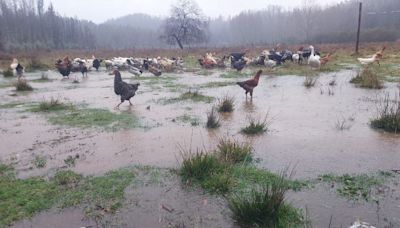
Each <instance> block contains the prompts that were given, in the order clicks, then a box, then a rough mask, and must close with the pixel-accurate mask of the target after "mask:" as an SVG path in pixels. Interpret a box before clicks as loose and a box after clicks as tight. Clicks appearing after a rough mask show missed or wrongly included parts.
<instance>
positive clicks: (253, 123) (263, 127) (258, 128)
mask: <svg viewBox="0 0 400 228" xmlns="http://www.w3.org/2000/svg"><path fill="white" fill-rule="evenodd" d="M248 121H249V125H247V126H246V127H244V128H242V129H241V130H240V132H241V133H243V134H245V135H260V134H263V133H264V132H266V131H267V130H268V122H267V118H265V119H264V120H261V119H256V118H254V117H248Z"/></svg>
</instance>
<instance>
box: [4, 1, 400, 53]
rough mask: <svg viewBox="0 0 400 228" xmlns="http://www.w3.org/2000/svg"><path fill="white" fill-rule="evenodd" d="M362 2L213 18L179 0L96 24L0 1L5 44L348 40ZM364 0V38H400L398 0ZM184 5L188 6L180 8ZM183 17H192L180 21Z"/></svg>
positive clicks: (37, 5) (33, 4)
mask: <svg viewBox="0 0 400 228" xmlns="http://www.w3.org/2000/svg"><path fill="white" fill-rule="evenodd" d="M358 2H359V1H358V0H348V1H345V2H343V3H339V4H336V5H333V6H330V7H327V8H321V7H320V6H318V5H317V4H315V0H303V1H302V5H301V6H300V7H298V8H295V9H292V10H285V9H283V8H282V7H279V6H266V8H265V9H262V10H258V11H243V12H242V13H240V14H239V15H236V16H234V17H229V18H222V17H219V18H215V19H209V18H207V17H206V16H205V15H204V14H203V13H202V12H201V9H200V8H198V6H197V4H195V2H194V1H193V0H181V1H179V3H178V4H177V5H174V6H172V7H171V15H170V16H169V17H168V18H158V17H151V16H148V15H144V14H140V15H139V14H136V15H130V16H125V17H122V18H119V19H113V20H110V21H107V22H105V23H102V24H95V23H92V22H90V21H85V20H79V19H77V18H71V17H63V16H60V15H59V14H58V13H57V12H56V9H54V7H53V6H52V4H50V5H49V6H47V7H46V6H45V5H44V2H43V0H0V28H1V29H0V50H34V49H96V48H101V49H122V48H174V47H179V46H181V47H182V48H183V46H192V47H194V46H205V47H227V46H237V45H265V44H272V43H338V42H351V41H353V40H354V39H355V33H356V27H357V18H358ZM362 2H363V3H364V9H363V12H364V13H363V21H362V30H361V31H362V33H361V39H362V41H394V40H397V39H399V38H400V1H399V0H380V1H376V0H362ZM179 4H180V5H179ZM185 4H186V5H185ZM185 6H186V7H188V8H187V10H188V11H182V7H185ZM180 16H182V17H185V18H186V19H187V21H186V22H188V23H186V22H185V23H183V22H182V18H179V17H180ZM134 21H136V22H140V23H134Z"/></svg>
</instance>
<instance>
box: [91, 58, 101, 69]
mask: <svg viewBox="0 0 400 228" xmlns="http://www.w3.org/2000/svg"><path fill="white" fill-rule="evenodd" d="M92 58H93V63H92V66H93V67H94V69H96V71H99V68H100V64H101V62H102V61H103V60H102V59H97V58H96V57H94V56H92Z"/></svg>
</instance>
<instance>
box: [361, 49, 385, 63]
mask: <svg viewBox="0 0 400 228" xmlns="http://www.w3.org/2000/svg"><path fill="white" fill-rule="evenodd" d="M385 49H386V47H385V46H384V47H383V48H382V49H381V50H380V51H378V52H376V53H375V54H374V55H373V56H372V57H369V58H358V61H359V62H360V63H361V65H371V64H373V63H374V62H377V63H378V64H379V65H380V63H379V60H380V59H381V58H382V57H383V51H384V50H385Z"/></svg>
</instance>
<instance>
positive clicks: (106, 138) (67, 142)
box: [0, 71, 400, 227]
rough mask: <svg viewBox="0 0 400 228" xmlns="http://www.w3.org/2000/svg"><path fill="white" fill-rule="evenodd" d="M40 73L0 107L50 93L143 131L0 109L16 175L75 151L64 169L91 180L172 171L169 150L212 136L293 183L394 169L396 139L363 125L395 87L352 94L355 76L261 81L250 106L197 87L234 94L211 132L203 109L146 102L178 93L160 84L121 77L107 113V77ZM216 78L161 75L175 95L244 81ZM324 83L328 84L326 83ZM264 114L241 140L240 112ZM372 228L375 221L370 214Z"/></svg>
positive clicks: (398, 149) (399, 154)
mask: <svg viewBox="0 0 400 228" xmlns="http://www.w3.org/2000/svg"><path fill="white" fill-rule="evenodd" d="M47 74H48V75H49V78H50V79H53V81H51V82H46V83H37V82H32V86H33V87H34V88H35V91H33V92H28V93H16V92H15V91H13V88H2V89H0V96H1V97H2V101H1V103H2V104H5V103H10V102H24V103H26V102H37V101H41V100H43V99H49V98H50V97H59V98H60V99H65V100H68V101H71V102H74V103H86V104H89V106H90V107H95V108H105V109H108V110H110V111H113V112H117V113H118V112H128V113H131V114H132V115H135V116H137V117H139V118H140V120H141V121H142V122H143V123H145V125H147V126H149V127H150V128H149V129H141V128H139V129H131V130H121V131H117V132H106V131H102V130H99V129H77V128H69V127H65V126H54V125H51V124H49V123H47V121H46V119H45V118H44V117H43V116H40V115H36V114H32V113H29V112H24V111H22V110H23V108H17V109H0V116H1V119H2V122H1V124H0V130H1V131H0V144H1V145H2V149H1V152H0V156H1V160H3V161H5V162H8V163H13V164H14V166H15V167H16V168H17V169H18V170H19V171H20V173H19V175H20V176H21V177H26V176H31V175H45V174H49V173H50V174H51V173H52V172H55V171H56V170H57V169H58V168H60V167H64V166H65V164H64V159H66V158H67V157H68V156H75V155H76V154H79V159H78V160H77V163H76V166H75V167H74V168H73V169H74V170H75V171H77V172H80V173H83V174H95V175H98V174H101V173H104V172H106V171H109V170H113V169H116V168H119V167H124V166H127V165H132V164H145V165H155V166H160V167H175V166H177V164H178V161H179V157H180V154H179V150H178V146H183V147H185V148H197V147H200V148H206V149H211V148H213V146H214V145H215V144H216V143H217V141H218V137H221V136H224V135H230V136H233V137H237V138H240V139H243V140H249V141H251V142H252V143H253V145H254V148H255V153H256V157H258V158H261V163H260V166H262V167H264V168H267V169H271V170H281V169H283V168H284V167H286V166H288V165H292V166H295V167H296V176H295V177H296V178H314V177H316V176H318V175H319V174H322V173H331V172H333V173H338V174H340V173H365V172H376V171H377V170H390V169H399V168H400V167H399V161H400V136H395V135H392V134H387V133H383V132H380V131H376V130H373V129H371V128H370V126H369V121H370V119H371V118H373V117H374V116H375V114H376V102H375V100H376V99H377V97H380V96H382V95H383V94H384V93H385V92H389V93H390V94H391V95H392V96H394V95H395V94H396V93H398V88H397V87H396V85H395V84H391V83H387V84H386V88H385V89H384V90H380V91H376V90H367V89H360V88H355V87H354V86H353V85H352V84H349V83H348V81H349V80H350V78H351V77H353V76H354V74H355V73H354V72H352V71H342V72H340V73H332V74H326V75H323V76H321V77H320V78H319V80H318V82H317V84H316V86H315V87H314V88H310V89H306V88H305V87H304V86H303V81H304V78H303V77H298V76H280V77H272V76H262V78H261V80H260V83H259V86H258V87H257V88H256V89H255V92H254V98H253V100H252V101H250V100H249V99H248V100H246V98H245V96H244V91H243V90H242V89H241V88H239V87H238V86H235V85H233V86H226V87H221V88H208V89H207V88H205V89H201V92H202V93H203V94H206V95H209V96H214V97H216V98H218V97H222V96H223V95H226V94H229V95H233V96H235V98H236V107H235V111H234V113H232V114H229V115H223V116H221V119H222V126H221V128H220V129H219V130H216V131H208V130H206V129H205V128H204V127H203V126H204V124H205V122H206V112H207V111H209V110H210V109H211V107H212V104H205V103H193V102H179V103H173V104H168V105H162V104H159V103H157V102H155V101H156V100H158V99H161V98H169V97H177V96H179V94H180V93H176V92H171V91H170V90H169V89H168V88H164V87H163V83H157V82H154V81H148V80H137V79H135V78H133V79H131V78H132V77H133V76H131V75H129V74H128V73H123V77H124V79H125V80H127V81H139V82H140V83H141V86H140V89H139V93H138V94H137V96H135V97H134V98H133V99H132V101H133V103H134V105H133V106H129V105H128V104H123V105H121V108H120V110H114V109H113V107H114V106H115V105H116V104H118V101H119V98H118V97H117V96H116V95H115V94H114V92H113V77H112V76H109V75H107V74H106V73H104V72H99V73H95V72H92V73H90V74H89V77H88V78H86V79H81V81H80V83H79V84H73V83H72V80H60V77H59V75H58V74H57V73H55V72H47ZM219 75H220V72H215V73H214V74H212V75H210V76H199V75H195V74H191V73H184V74H177V75H168V76H169V77H176V80H174V81H173V83H176V84H182V87H181V86H177V89H181V91H183V92H184V91H186V90H187V89H188V88H195V87H196V85H199V84H204V83H207V82H210V81H233V82H234V81H237V80H243V79H223V78H220V77H219ZM39 77H40V73H33V74H28V75H27V78H28V80H33V79H35V78H39ZM142 77H152V76H151V75H144V76H142ZM333 79H335V80H336V83H337V85H336V86H329V85H328V84H329V82H330V81H331V80H333ZM3 80H4V79H3ZM1 83H3V82H1ZM15 95H16V96H15ZM148 106H150V110H148V109H147V108H148ZM184 114H188V115H193V116H197V117H198V118H199V119H200V126H197V127H192V126H191V125H190V123H182V122H179V121H177V120H176V118H177V117H179V116H182V115H184ZM267 114H268V117H267V120H268V121H269V122H270V127H269V131H268V133H267V134H264V135H262V136H258V137H253V138H247V137H245V136H243V135H241V134H240V133H239V131H240V129H241V128H242V127H243V126H245V125H246V124H247V119H248V117H249V116H254V117H258V118H264V117H265V116H266V115H267ZM174 120H176V121H174ZM342 120H344V121H345V125H347V126H349V129H348V130H343V131H341V130H338V129H337V128H336V124H337V122H338V121H342ZM37 155H42V156H45V157H46V158H47V166H46V168H44V169H36V168H34V167H33V165H32V161H33V159H34V158H35V156H37ZM321 195H323V194H322V193H321ZM302 197H303V198H305V199H309V200H310V201H311V204H312V202H315V204H314V205H320V204H319V203H320V202H321V198H323V197H326V195H324V196H321V198H318V197H319V194H316V193H314V192H306V193H304V195H302ZM318 200H319V201H318ZM327 201H328V202H331V203H332V205H331V207H333V208H334V207H339V208H340V207H343V206H345V205H348V204H347V203H346V202H341V201H340V202H339V201H336V200H335V197H333V196H332V199H330V198H328V200H327ZM296 202H297V201H296ZM307 203H308V201H307ZM298 204H302V201H301V200H300V202H298ZM322 204H323V203H322ZM356 208H357V209H356V210H355V212H354V214H355V215H356V214H363V213H364V212H365V213H364V215H367V214H368V213H373V212H374V210H375V209H374V208H369V207H368V206H367V207H356ZM388 208H393V210H395V211H396V209H397V211H399V214H400V209H399V207H398V205H395V204H391V205H390V207H388ZM332 210H333V209H332ZM319 211H320V210H319V208H318V206H315V207H312V208H311V212H312V213H313V212H314V213H315V212H316V214H317V215H318V216H319V213H318V212H319ZM328 211H331V210H328ZM338 211H340V210H338ZM327 214H329V213H328V212H327V213H323V216H321V217H318V216H317V217H316V218H315V219H316V222H317V224H319V225H323V224H325V223H326V219H327V218H326V216H327ZM344 214H345V213H342V212H340V213H338V218H339V219H342V218H343V219H344V220H343V223H342V225H347V224H349V223H351V222H352V220H353V217H352V216H347V217H345V216H344ZM329 216H330V215H329ZM369 217H370V216H367V217H366V218H369ZM335 218H336V217H335ZM328 221H329V218H328ZM371 222H378V220H377V219H374V218H371ZM377 224H378V223H377ZM317 227H324V226H317Z"/></svg>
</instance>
